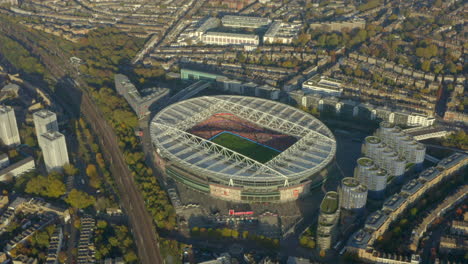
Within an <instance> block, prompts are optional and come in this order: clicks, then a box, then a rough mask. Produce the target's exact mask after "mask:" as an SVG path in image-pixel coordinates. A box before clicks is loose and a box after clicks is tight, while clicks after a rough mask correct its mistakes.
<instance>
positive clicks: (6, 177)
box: [0, 157, 36, 182]
mask: <svg viewBox="0 0 468 264" xmlns="http://www.w3.org/2000/svg"><path fill="white" fill-rule="evenodd" d="M35 168H36V165H35V163H34V159H33V158H32V157H27V158H24V159H22V160H20V161H18V162H16V163H14V164H12V165H10V166H8V167H6V168H3V169H1V170H0V182H5V181H10V180H11V179H13V178H16V177H19V176H21V175H22V174H24V173H26V172H28V171H31V170H34V169H35Z"/></svg>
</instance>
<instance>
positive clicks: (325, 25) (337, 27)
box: [309, 19, 366, 31]
mask: <svg viewBox="0 0 468 264" xmlns="http://www.w3.org/2000/svg"><path fill="white" fill-rule="evenodd" d="M309 27H310V28H311V29H313V30H317V29H322V30H327V31H341V30H343V29H353V28H362V29H363V28H365V27H366V21H365V20H364V19H353V20H346V21H331V22H318V23H311V24H310V25H309Z"/></svg>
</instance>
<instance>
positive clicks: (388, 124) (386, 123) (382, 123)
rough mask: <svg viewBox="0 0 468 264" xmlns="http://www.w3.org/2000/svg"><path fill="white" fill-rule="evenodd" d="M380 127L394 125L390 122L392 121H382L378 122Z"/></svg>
mask: <svg viewBox="0 0 468 264" xmlns="http://www.w3.org/2000/svg"><path fill="white" fill-rule="evenodd" d="M380 127H383V128H392V127H395V125H394V124H392V123H390V122H387V121H383V122H380Z"/></svg>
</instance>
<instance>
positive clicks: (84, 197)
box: [65, 189, 96, 209]
mask: <svg viewBox="0 0 468 264" xmlns="http://www.w3.org/2000/svg"><path fill="white" fill-rule="evenodd" d="M65 201H66V202H67V203H68V204H70V205H71V206H72V207H74V208H79V209H82V208H86V207H88V206H91V205H93V204H94V202H95V201H96V200H95V199H94V197H92V196H90V195H89V194H87V193H85V192H82V191H78V190H76V189H73V190H71V191H70V193H69V194H68V196H67V198H65Z"/></svg>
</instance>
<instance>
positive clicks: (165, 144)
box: [150, 95, 336, 185]
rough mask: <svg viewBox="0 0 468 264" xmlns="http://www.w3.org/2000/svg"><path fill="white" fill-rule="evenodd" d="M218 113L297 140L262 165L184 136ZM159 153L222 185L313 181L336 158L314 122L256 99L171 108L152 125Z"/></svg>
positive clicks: (204, 100)
mask: <svg viewBox="0 0 468 264" xmlns="http://www.w3.org/2000/svg"><path fill="white" fill-rule="evenodd" d="M217 113H231V114H234V115H235V116H237V117H239V118H242V119H244V120H246V121H249V122H252V123H255V124H257V125H259V126H261V127H264V128H267V129H270V130H274V131H277V132H280V133H282V134H287V135H291V136H294V137H296V138H298V141H297V142H296V143H295V144H293V145H292V146H290V147H289V148H288V149H286V150H285V151H283V152H282V153H280V154H279V155H278V156H276V157H274V158H273V159H271V160H270V161H268V162H266V163H260V162H257V161H255V160H253V159H251V158H249V157H246V156H244V155H242V154H240V153H237V152H234V151H232V150H230V149H227V148H225V147H223V146H221V145H218V144H216V143H214V142H212V141H210V140H207V139H204V138H201V137H198V136H196V135H193V134H191V133H189V132H187V130H189V129H190V128H192V127H194V126H195V125H196V124H198V123H200V122H202V121H204V120H206V119H207V118H209V117H210V116H212V115H214V114H217ZM150 132H151V137H152V141H153V144H154V146H155V147H156V148H157V151H158V152H159V153H160V154H162V155H163V156H165V157H166V158H168V159H170V160H171V161H172V162H175V163H176V164H178V165H179V166H182V167H184V168H186V169H188V170H190V171H194V172H197V173H201V174H203V175H206V176H208V177H215V178H219V179H223V180H226V181H231V180H242V181H255V182H256V181H259V182H262V181H263V182H270V181H285V185H286V184H287V182H288V180H297V179H299V178H305V177H309V176H312V175H313V174H315V173H316V172H319V171H321V170H322V169H323V168H325V167H326V166H327V165H328V164H329V163H330V161H331V160H332V159H333V158H334V156H335V152H336V141H335V138H334V136H333V134H332V132H331V131H330V130H329V129H328V128H327V127H326V126H325V125H324V124H323V123H322V122H320V121H319V120H318V119H316V118H315V117H313V116H312V115H309V114H307V113H305V112H303V111H300V110H298V109H296V108H294V107H291V106H288V105H285V104H282V103H278V102H275V101H270V100H266V99H261V98H255V97H245V96H229V95H222V96H204V97H197V98H193V99H189V100H185V101H182V102H179V103H176V104H173V105H170V106H168V107H166V108H165V109H163V110H162V111H161V112H159V113H158V114H157V115H156V116H155V117H154V119H153V120H152V123H151V127H150Z"/></svg>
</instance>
